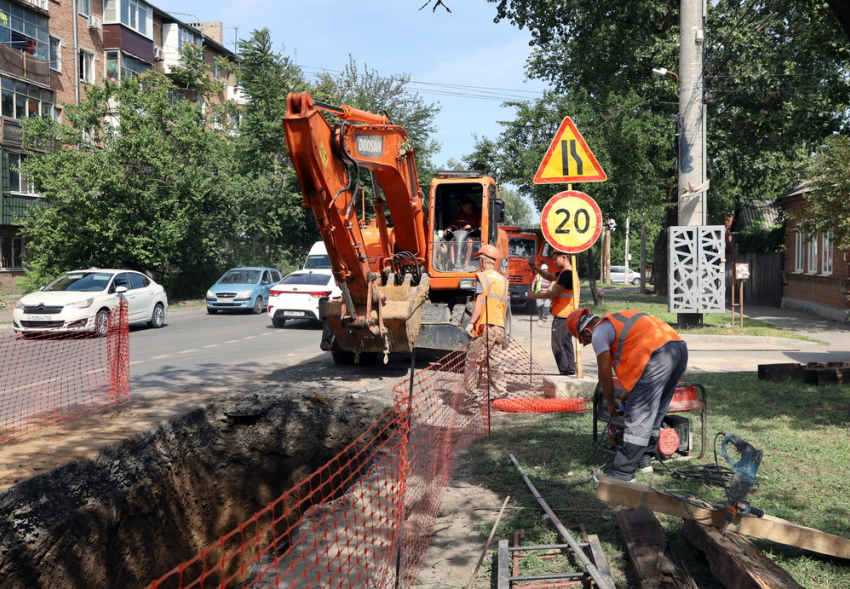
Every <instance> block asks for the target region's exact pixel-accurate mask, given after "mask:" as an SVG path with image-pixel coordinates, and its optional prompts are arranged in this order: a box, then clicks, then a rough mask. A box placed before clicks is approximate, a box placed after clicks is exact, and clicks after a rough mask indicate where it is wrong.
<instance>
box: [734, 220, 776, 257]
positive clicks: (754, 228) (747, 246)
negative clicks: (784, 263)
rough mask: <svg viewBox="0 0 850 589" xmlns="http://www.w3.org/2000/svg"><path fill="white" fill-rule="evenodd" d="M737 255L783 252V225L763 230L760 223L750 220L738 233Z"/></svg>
mask: <svg viewBox="0 0 850 589" xmlns="http://www.w3.org/2000/svg"><path fill="white" fill-rule="evenodd" d="M737 246H738V253H741V254H768V253H771V252H781V251H785V224H784V223H781V224H779V225H774V226H773V227H771V228H769V229H765V228H764V227H763V226H762V225H761V222H760V221H756V220H750V221H747V222H746V224H745V225H744V228H743V229H742V230H741V232H740V233H738V241H737Z"/></svg>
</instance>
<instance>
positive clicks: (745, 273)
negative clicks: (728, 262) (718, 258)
mask: <svg viewBox="0 0 850 589" xmlns="http://www.w3.org/2000/svg"><path fill="white" fill-rule="evenodd" d="M749 277H750V265H749V264H735V280H747V279H748V278H749Z"/></svg>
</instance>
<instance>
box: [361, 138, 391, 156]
mask: <svg viewBox="0 0 850 589" xmlns="http://www.w3.org/2000/svg"><path fill="white" fill-rule="evenodd" d="M354 140H355V141H356V142H357V153H359V154H360V155H361V156H363V157H381V155H383V153H384V138H383V137H373V136H371V135H355V136H354Z"/></svg>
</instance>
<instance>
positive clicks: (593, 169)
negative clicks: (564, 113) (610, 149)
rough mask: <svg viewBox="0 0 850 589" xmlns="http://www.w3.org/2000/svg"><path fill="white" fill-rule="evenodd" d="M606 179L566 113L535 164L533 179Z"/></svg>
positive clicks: (549, 181) (538, 181) (537, 181)
mask: <svg viewBox="0 0 850 589" xmlns="http://www.w3.org/2000/svg"><path fill="white" fill-rule="evenodd" d="M607 179H608V176H606V175H605V172H604V171H602V166H600V165H599V162H597V161H596V158H595V157H593V152H591V151H590V148H589V147H588V146H587V143H585V142H584V138H583V137H582V136H581V133H579V132H578V129H576V126H575V125H574V124H573V120H572V119H571V118H570V117H566V118H565V119H564V120H563V122H562V123H561V126H560V127H559V128H558V132H557V133H556V134H555V139H553V140H552V145H550V146H549V150H548V151H547V152H546V155H545V156H544V157H543V161H542V162H541V163H540V167H539V168H537V174H535V175H534V183H535V184H565V183H571V182H605V180H607Z"/></svg>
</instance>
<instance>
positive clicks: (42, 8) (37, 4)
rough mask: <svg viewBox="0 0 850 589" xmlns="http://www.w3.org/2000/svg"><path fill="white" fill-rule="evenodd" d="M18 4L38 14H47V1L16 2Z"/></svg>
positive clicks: (27, 0) (19, 0)
mask: <svg viewBox="0 0 850 589" xmlns="http://www.w3.org/2000/svg"><path fill="white" fill-rule="evenodd" d="M17 2H18V4H23V5H24V6H27V7H28V8H35V9H36V10H38V11H39V12H43V13H45V14H49V12H50V9H49V5H50V3H49V0H17Z"/></svg>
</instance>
